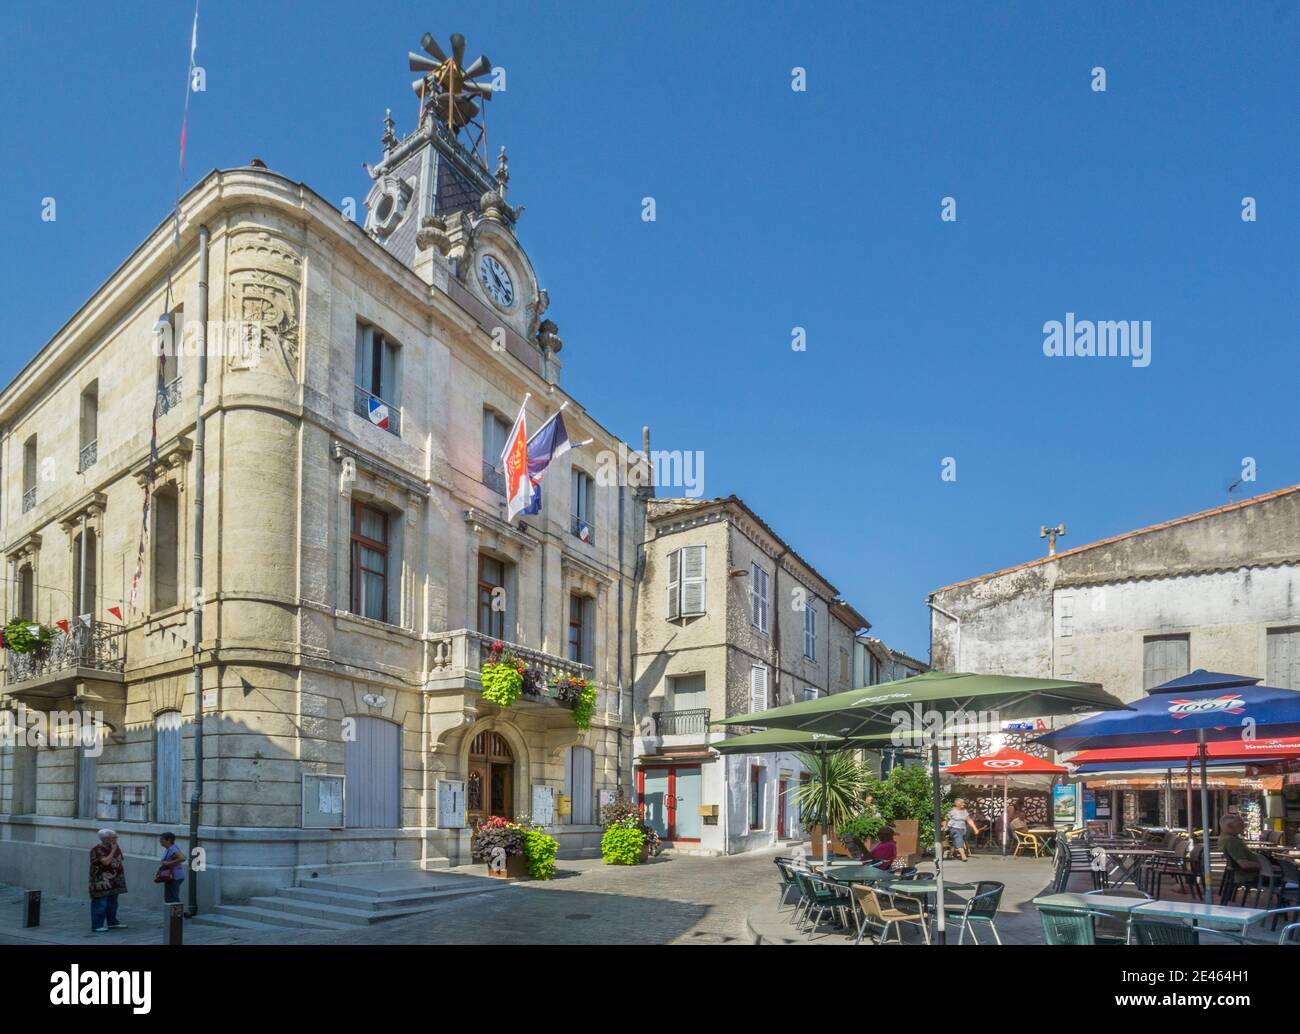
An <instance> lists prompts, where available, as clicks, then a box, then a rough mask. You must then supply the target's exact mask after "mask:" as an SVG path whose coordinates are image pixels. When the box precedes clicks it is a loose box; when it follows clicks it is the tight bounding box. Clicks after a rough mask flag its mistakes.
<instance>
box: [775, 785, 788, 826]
mask: <svg viewBox="0 0 1300 1034" xmlns="http://www.w3.org/2000/svg"><path fill="white" fill-rule="evenodd" d="M785 788H786V781H785V780H784V779H782V780H781V781H780V782H778V783H777V784H776V838H777V839H778V840H784V839H785V837H786V833H785Z"/></svg>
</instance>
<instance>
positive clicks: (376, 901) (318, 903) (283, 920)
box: [194, 872, 509, 930]
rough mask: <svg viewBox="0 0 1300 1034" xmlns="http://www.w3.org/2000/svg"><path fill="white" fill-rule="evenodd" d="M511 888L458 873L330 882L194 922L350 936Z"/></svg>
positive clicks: (309, 883) (222, 909)
mask: <svg viewBox="0 0 1300 1034" xmlns="http://www.w3.org/2000/svg"><path fill="white" fill-rule="evenodd" d="M507 886H509V883H507V882H506V881H505V880H494V879H491V878H489V877H486V876H471V875H465V874H453V873H446V874H443V873H429V874H425V873H418V872H417V873H402V874H387V875H386V876H383V877H379V876H371V877H370V878H366V879H362V878H359V877H356V876H348V875H346V874H345V875H342V876H333V875H332V876H329V877H326V878H323V879H314V880H303V881H300V883H299V884H298V886H296V887H282V888H280V889H279V890H278V891H276V893H275V894H274V895H265V896H262V897H255V898H251V899H250V900H249V901H247V902H244V903H243V904H238V905H218V906H217V907H216V908H215V909H214V910H213V911H212V912H210V913H203V914H200V915H198V916H196V917H195V919H194V922H196V923H206V924H207V925H212V926H226V927H232V928H238V929H243V930H257V929H263V930H265V929H267V928H268V927H270V928H280V929H282V928H286V927H289V928H300V929H311V930H347V929H350V928H354V927H357V926H369V925H371V924H372V923H377V922H381V921H384V920H389V919H399V918H402V917H405V916H413V915H419V914H420V913H422V912H428V911H431V910H433V909H436V908H437V907H438V906H439V905H441V904H445V903H446V902H448V901H453V900H457V899H459V898H463V897H467V896H469V895H474V894H488V893H492V892H493V891H498V890H504V889H505V888H506V887H507Z"/></svg>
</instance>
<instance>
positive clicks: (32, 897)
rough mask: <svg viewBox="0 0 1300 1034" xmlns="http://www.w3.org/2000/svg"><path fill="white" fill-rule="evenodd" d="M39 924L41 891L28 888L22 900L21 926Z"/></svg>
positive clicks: (27, 926) (26, 926)
mask: <svg viewBox="0 0 1300 1034" xmlns="http://www.w3.org/2000/svg"><path fill="white" fill-rule="evenodd" d="M40 925H41V892H40V891H39V890H29V891H28V892H27V896H26V898H25V899H24V901H23V927H24V928H29V927H33V926H40Z"/></svg>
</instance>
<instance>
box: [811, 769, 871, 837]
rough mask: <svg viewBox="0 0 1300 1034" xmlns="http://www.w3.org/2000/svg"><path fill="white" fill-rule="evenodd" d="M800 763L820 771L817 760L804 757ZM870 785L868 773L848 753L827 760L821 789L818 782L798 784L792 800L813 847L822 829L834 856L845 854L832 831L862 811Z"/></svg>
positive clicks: (816, 779) (820, 835) (816, 780)
mask: <svg viewBox="0 0 1300 1034" xmlns="http://www.w3.org/2000/svg"><path fill="white" fill-rule="evenodd" d="M803 760H804V764H805V765H807V767H808V768H809V769H811V770H812V771H814V772H819V771H820V770H821V762H820V760H819V759H818V758H814V757H807V756H805V757H804V759H803ZM869 784H870V776H869V775H868V773H867V771H866V770H865V769H864V768H863V767H862V765H860V764H858V760H857V758H855V757H854V756H853V755H852V754H850V753H848V752H840V753H836V754H831V755H830V756H829V757H827V759H826V779H825V785H824V786H823V782H822V780H821V779H820V778H814V779H811V780H809V781H808V782H806V783H801V784H800V786H799V788H798V789H797V790H796V791H795V795H794V799H795V801H796V802H797V803H798V805H799V807H800V809H801V810H802V812H803V821H804V826H805V827H806V828H807V830H808V833H809V835H810V836H811V837H812V842H813V845H814V846H816V845H818V844H820V843H821V837H822V827H823V826H824V827H826V836H827V838H828V840H829V843H830V845H831V849H832V850H833V851H834V852H835V853H836V854H840V855H845V854H848V848H847V847H845V846H844V845H843V844H841V843H840V842H839V841H838V840H837V838H836V836H835V830H836V829H838V828H839V827H840V826H841V825H842V824H843V823H844V822H846V821H848V820H849V819H850V818H852V817H853V816H854V815H857V814H858V813H859V812H860V811H861V810H862V802H863V799H864V797H865V795H866V791H867V787H868V785H869Z"/></svg>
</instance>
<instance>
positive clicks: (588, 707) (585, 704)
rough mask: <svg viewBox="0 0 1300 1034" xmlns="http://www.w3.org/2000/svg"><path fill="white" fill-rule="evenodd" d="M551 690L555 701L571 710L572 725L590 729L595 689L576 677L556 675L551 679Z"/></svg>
mask: <svg viewBox="0 0 1300 1034" xmlns="http://www.w3.org/2000/svg"><path fill="white" fill-rule="evenodd" d="M551 688H552V689H553V690H555V698H556V699H557V700H559V701H560V702H561V703H563V704H568V705H569V706H570V707H571V708H573V724H574V725H576V726H577V727H578V728H579V729H590V728H591V716H592V715H593V714H594V713H595V711H596V687H595V686H593V685H592V684H591V683H590V682H588V681H587V680H586V679H584V678H580V677H578V676H576V675H557V676H555V678H553V679H551Z"/></svg>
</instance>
